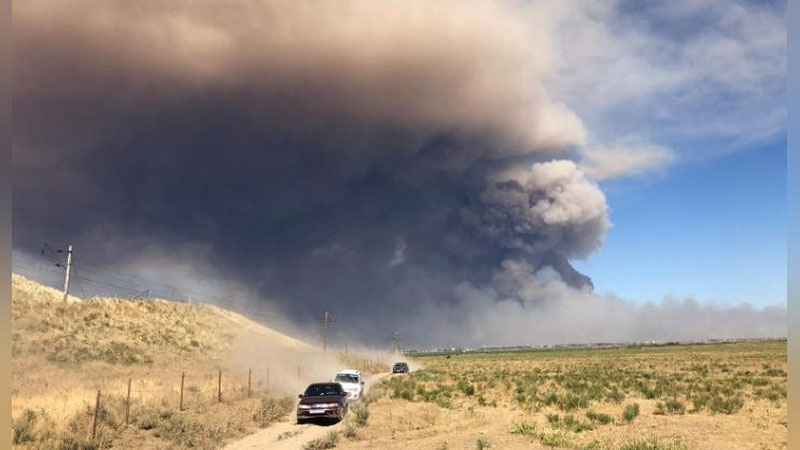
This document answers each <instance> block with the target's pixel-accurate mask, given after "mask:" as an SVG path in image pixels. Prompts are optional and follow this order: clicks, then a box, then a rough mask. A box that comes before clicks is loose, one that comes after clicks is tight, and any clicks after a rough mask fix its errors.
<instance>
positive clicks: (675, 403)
mask: <svg viewBox="0 0 800 450" xmlns="http://www.w3.org/2000/svg"><path fill="white" fill-rule="evenodd" d="M685 411H686V407H685V406H683V403H681V402H680V401H679V400H677V399H674V398H671V399H668V400H667V401H666V402H658V403H656V410H655V412H653V414H659V415H664V414H683V413H684V412H685Z"/></svg>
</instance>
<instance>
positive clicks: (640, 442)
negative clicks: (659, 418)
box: [620, 437, 686, 450]
mask: <svg viewBox="0 0 800 450" xmlns="http://www.w3.org/2000/svg"><path fill="white" fill-rule="evenodd" d="M685 448H686V447H684V446H683V445H681V444H679V443H675V442H672V443H665V442H663V441H660V440H659V439H658V438H656V437H649V438H644V439H637V440H635V441H633V442H631V443H628V444H625V445H623V446H622V447H620V450H684V449H685Z"/></svg>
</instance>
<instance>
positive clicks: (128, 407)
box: [125, 378, 131, 425]
mask: <svg viewBox="0 0 800 450" xmlns="http://www.w3.org/2000/svg"><path fill="white" fill-rule="evenodd" d="M130 415H131V379H130V378H128V396H127V397H126V398H125V425H128V424H129V423H130V421H129V418H130Z"/></svg>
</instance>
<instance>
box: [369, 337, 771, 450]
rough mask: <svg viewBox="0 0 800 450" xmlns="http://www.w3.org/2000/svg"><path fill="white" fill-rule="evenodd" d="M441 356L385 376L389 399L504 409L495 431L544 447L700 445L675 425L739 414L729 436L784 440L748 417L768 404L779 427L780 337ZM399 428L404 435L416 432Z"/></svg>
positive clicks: (721, 434)
mask: <svg viewBox="0 0 800 450" xmlns="http://www.w3.org/2000/svg"><path fill="white" fill-rule="evenodd" d="M447 356H448V355H419V356H418V358H419V361H420V362H421V363H423V364H424V369H423V370H419V371H415V372H412V373H411V374H409V375H408V376H403V377H395V378H392V379H391V380H387V381H386V383H385V388H386V391H387V392H388V393H389V399H390V401H392V402H405V403H409V404H418V405H423V404H428V405H430V406H429V407H430V408H436V410H438V411H440V412H439V414H441V415H446V414H447V412H449V411H453V412H454V413H455V412H460V413H461V414H462V415H464V416H465V417H470V418H471V417H475V419H474V420H475V421H476V422H475V423H476V424H477V423H481V424H483V422H479V421H480V420H481V419H479V418H480V417H487V416H489V415H490V414H491V416H495V417H496V416H498V415H500V416H502V415H505V414H512V413H513V418H509V419H508V422H506V425H505V427H504V428H503V432H505V433H507V434H509V435H514V436H518V437H519V439H528V440H530V439H534V440H536V441H538V442H539V443H540V444H543V445H547V446H552V447H570V448H582V449H583V448H585V449H599V448H619V446H620V443H619V440H614V439H611V438H610V436H611V435H613V434H615V433H625V434H628V433H632V436H631V438H632V440H631V441H629V443H628V444H626V448H631V449H637V448H644V449H650V448H655V449H659V450H660V449H680V448H684V447H683V445H684V444H683V443H681V442H677V441H674V439H672V437H674V436H680V437H681V440H682V441H683V439H684V438H687V439H690V440H691V439H702V438H696V437H694V436H691V435H687V434H684V430H686V429H689V427H686V428H683V427H680V426H679V425H678V424H680V423H689V422H690V421H692V420H696V418H697V415H698V414H700V415H710V416H713V415H715V414H727V415H737V414H746V416H747V418H745V417H743V418H742V420H741V421H737V422H736V423H737V424H738V425H737V433H738V432H739V430H738V427H747V428H748V429H750V430H751V431H752V433H754V435H758V439H759V442H761V443H762V444H761V445H762V446H765V447H775V446H778V447H779V446H780V445H782V444H781V443H782V442H785V439H786V437H785V425H777V424H776V425H774V426H773V425H770V428H769V430H770V431H769V432H768V431H766V430H765V429H764V428H763V427H762V428H757V427H755V426H754V425H753V423H755V422H753V421H752V417H753V415H757V414H762V416H761V417H764V416H763V414H767V413H766V412H765V411H766V410H765V408H767V407H769V408H778V411H779V414H781V416H783V417H784V420H783V421H781V422H780V423H781V424H785V414H786V395H785V394H786V391H785V388H786V379H785V377H783V376H782V374H783V372H785V367H786V343H785V341H768V342H741V343H730V344H728V343H724V344H699V345H679V344H672V345H662V346H631V347H624V348H612V349H603V350H594V349H591V350H587V349H559V350H530V351H509V352H475V353H459V352H455V353H450V354H449V356H450V357H449V358H447ZM387 401H388V400H387ZM393 404H394V403H393ZM420 408H421V407H420ZM487 408H498V411H496V412H491V413H490V412H486V411H485V410H486V409H487ZM745 411H747V412H745ZM392 412H393V413H394V414H395V419H394V423H395V426H394V428H393V431H392V435H394V434H398V435H399V433H400V431H397V432H396V430H397V429H398V426H397V425H396V424H397V423H401V424H402V423H404V422H403V420H404V419H402V418H397V414H399V412H397V409H396V407H394V408H393V411H392ZM770 414H772V413H770ZM664 416H670V419H669V421H666V419H665V417H664ZM408 422H409V425H408V427H409V428H408V429H409V432H411V430H415V429H421V428H424V426H422V425H412V424H411V423H413V421H412V420H411V419H408ZM770 423H771V424H772V423H775V422H770ZM644 427H648V428H649V427H653V428H655V429H658V430H666V429H671V430H672V431H671V432H670V434H669V435H668V436H669V439H667V438H666V437H665V436H656V437H646V438H644V437H642V436H639V438H638V439H637V438H636V434H637V433H640V432H641V431H639V430H643V429H645V428H644ZM675 427H678V428H675ZM723 429H724V427H723V428H720V429H710V428H709V429H707V430H704V433H706V434H707V435H708V436H707V438H706V439H705V440H697V441H695V442H701V443H707V442H710V440H708V439H710V436H713V441H714V442H717V443H719V445H720V446H721V447H724V446H725V445H726V444H725V443H728V444H730V445H735V442H731V441H730V439H733V436H734V435H736V434H735V433H725V431H723ZM615 430H619V431H615ZM376 431H377V430H376ZM660 432H662V431H660ZM663 432H666V431H663ZM738 435H741V434H738ZM487 438H491V435H489V436H487ZM365 439H366V438H365ZM462 442H463V441H462ZM459 445H464V444H463V443H462V444H459Z"/></svg>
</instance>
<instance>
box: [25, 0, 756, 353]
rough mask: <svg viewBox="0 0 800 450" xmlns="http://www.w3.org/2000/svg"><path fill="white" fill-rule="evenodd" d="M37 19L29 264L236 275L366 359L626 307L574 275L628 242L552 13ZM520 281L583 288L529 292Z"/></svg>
mask: <svg viewBox="0 0 800 450" xmlns="http://www.w3.org/2000/svg"><path fill="white" fill-rule="evenodd" d="M14 14H15V28H14V39H15V53H16V63H15V69H14V70H15V73H14V76H15V80H16V82H15V89H14V98H13V101H14V111H15V129H14V169H15V175H14V187H15V191H14V216H13V220H14V242H15V246H16V247H17V248H21V249H26V248H27V249H31V248H35V247H38V246H39V245H41V242H43V241H50V242H71V243H73V244H75V246H76V248H78V249H80V257H81V258H83V259H84V260H85V261H90V262H91V263H92V264H94V265H99V266H105V267H109V268H110V269H116V270H135V271H137V273H143V274H145V275H147V274H148V272H152V264H151V260H152V257H153V255H154V254H157V255H159V268H162V267H165V265H164V263H163V257H164V255H172V257H174V259H175V262H174V264H175V267H176V268H177V269H178V270H176V271H175V272H176V275H175V277H178V278H181V279H184V278H185V276H183V275H181V274H185V273H189V272H190V273H202V274H214V277H215V278H218V279H221V280H228V281H227V282H224V283H223V282H220V283H218V284H220V285H224V286H246V289H243V290H245V291H246V292H247V295H246V297H247V298H248V299H252V298H253V297H254V296H256V297H260V298H262V299H269V302H270V305H273V306H270V310H271V309H272V308H273V307H275V308H278V309H279V310H280V311H281V313H285V314H286V315H288V316H290V317H292V318H294V319H295V320H298V321H300V322H311V319H312V318H313V317H314V316H316V315H317V314H318V313H319V311H321V310H322V309H323V308H324V309H328V310H331V311H333V312H334V313H336V314H340V315H342V316H345V315H346V316H347V318H346V319H344V320H346V321H347V323H348V324H347V327H346V328H345V329H346V330H347V331H346V332H345V331H340V333H350V334H352V335H354V336H359V337H376V336H383V335H384V334H385V333H386V330H387V329H390V328H394V329H401V330H402V329H404V328H408V329H411V328H412V327H411V326H410V325H409V324H410V323H412V322H414V321H416V320H417V319H418V318H419V317H421V316H422V315H425V314H427V313H429V312H435V315H428V316H427V318H428V319H435V320H434V321H433V322H430V326H429V327H427V328H425V329H417V330H415V331H416V332H415V333H414V336H413V337H412V338H411V342H414V341H416V342H418V343H428V342H431V343H433V342H441V343H444V342H447V343H450V342H451V341H452V340H453V339H464V340H466V339H467V338H469V339H470V340H471V341H476V342H477V341H480V340H483V339H484V338H485V340H487V341H492V340H493V339H489V337H488V336H486V335H485V334H482V333H489V334H491V333H494V332H498V333H503V330H504V327H502V326H499V325H493V326H495V327H497V328H492V326H490V327H488V328H482V327H478V326H475V327H474V329H475V334H473V335H469V336H466V335H464V334H462V333H453V334H449V333H450V331H452V330H450V328H451V327H450V326H444V325H442V324H454V323H457V322H452V321H450V320H449V318H456V319H457V320H466V321H468V323H473V322H476V321H478V319H477V318H473V317H480V316H485V315H486V314H487V312H496V315H495V316H492V317H496V318H497V322H496V323H497V324H500V323H502V321H503V320H504V318H503V317H504V316H503V315H502V314H500V312H501V311H504V309H503V308H505V306H504V305H506V302H507V301H509V300H510V299H511V300H514V301H516V302H517V303H518V304H519V305H520V307H521V308H523V309H525V310H526V311H528V310H530V311H533V312H536V314H539V312H538V311H541V309H542V308H545V309H548V308H553V307H558V308H568V309H573V308H577V309H578V310H579V309H580V304H578V303H575V302H574V301H572V300H570V299H572V298H574V296H577V297H578V298H581V299H586V298H590V299H593V300H592V301H591V302H593V303H591V302H590V303H591V304H592V305H601V304H604V303H603V302H606V301H607V300H608V299H606V298H604V297H593V296H592V294H590V290H591V281H590V280H589V278H588V277H587V276H585V275H583V274H580V273H578V272H577V271H575V270H574V269H573V267H572V266H571V265H570V260H573V259H575V258H584V257H586V256H588V255H589V254H590V253H591V252H592V251H594V250H596V249H598V248H599V246H600V245H601V243H602V240H603V237H604V235H605V233H606V231H607V230H608V228H609V226H610V221H609V219H608V207H607V205H606V200H605V197H604V196H603V193H602V192H601V190H600V189H599V187H598V186H597V184H596V183H594V182H593V181H591V180H589V179H587V178H586V177H584V175H583V174H582V172H581V170H579V168H578V166H576V165H575V163H573V162H572V161H570V160H569V158H570V157H571V155H574V154H575V150H576V149H580V148H582V147H583V146H584V145H585V144H586V140H587V132H586V130H585V128H584V125H583V123H582V122H581V120H580V119H579V118H578V117H577V116H576V115H575V114H574V113H573V112H572V111H571V110H570V109H569V108H568V107H567V106H565V105H564V104H562V103H561V102H559V101H558V100H557V99H554V98H553V96H552V94H551V93H550V92H549V91H548V89H547V87H546V86H547V83H546V80H547V78H548V77H551V76H553V75H554V73H555V72H554V71H555V69H556V67H557V66H558V60H559V57H558V56H559V55H558V54H557V52H556V50H555V49H554V48H553V46H552V43H551V39H550V37H551V34H552V30H551V29H550V27H549V25H548V24H549V23H550V21H549V18H550V17H549V14H550V13H549V12H548V10H547V9H545V8H542V7H541V6H540V5H539V6H537V5H536V4H534V5H530V6H521V5H518V4H515V3H514V2H478V1H467V2H463V1H459V2H456V1H442V2H428V1H410V2H403V3H402V4H400V3H397V2H390V1H366V0H354V1H347V2H336V3H330V4H319V3H318V2H310V1H296V2H277V1H275V2H273V1H267V2H264V1H248V0H235V1H227V2H219V1H203V2H196V1H182V0H179V1H169V2H167V1H159V0H155V1H150V2H144V3H142V2H136V3H130V2H92V1H87V0H68V1H64V0H58V1H55V0H23V1H20V2H18V3H17V4H15V11H14ZM584 159H586V155H584ZM587 161H589V162H591V161H592V160H591V158H589V159H587ZM606 165H607V164H605V165H604V167H605V166H606ZM630 165H631V164H628V166H630ZM633 166H636V167H639V166H641V164H639V163H636V164H633ZM604 170H605V172H603V173H609V172H608V170H607V169H604ZM616 172H618V169H614V173H616ZM504 261H521V262H520V264H525V265H526V266H525V267H529V269H528V271H529V272H530V273H534V274H540V273H551V274H553V275H552V276H553V277H554V278H556V279H558V280H563V282H561V281H558V282H559V283H561V284H560V285H558V286H561V287H560V288H558V289H556V288H553V287H551V286H550V285H546V286H543V285H541V284H540V283H534V282H529V281H524V280H523V281H519V280H518V281H517V282H518V283H523V285H521V286H520V287H518V288H514V289H511V288H510V287H509V286H507V284H509V283H510V282H506V283H500V281H501V280H502V279H503V275H500V274H498V270H501V269H499V268H500V267H501V265H503V264H507V263H504ZM186 264H191V265H192V266H193V267H194V269H193V270H192V271H189V272H187V271H185V270H183V266H184V265H186ZM502 270H507V268H506V269H502ZM159 273H160V274H161V275H162V276H168V275H165V274H169V273H170V270H169V268H166V267H165V268H164V269H162V270H159ZM204 276H205V275H204ZM185 282H186V283H190V282H189V281H185ZM498 283H500V284H498ZM525 283H528V284H525ZM495 284H497V287H496V288H495V287H492V289H496V292H497V295H477V296H473V295H467V296H465V295H464V286H471V289H472V290H477V291H479V292H483V290H484V289H485V288H484V287H489V286H494V285H495ZM511 284H513V283H511ZM475 286H478V287H475ZM480 286H483V287H480ZM529 290H535V291H536V292H537V294H536V295H535V296H533V297H530V298H523V297H522V294H521V293H522V292H528V291H529ZM254 292H255V293H257V295H254V294H253V293H254ZM217 294H218V295H221V296H224V297H226V298H227V297H236V296H237V294H236V293H235V292H231V291H230V289H228V288H226V289H220V291H219V292H218V293H217ZM587 296H589V297H587ZM587 301H588V300H587ZM608 301H610V300H608ZM476 302H477V303H476ZM234 303H235V302H234ZM253 303H254V302H253V301H250V300H248V302H247V305H248V306H247V307H248V308H249V309H253V306H252V305H253ZM612 303H613V302H612ZM265 304H266V303H265ZM610 304H611V303H610ZM274 305H280V306H279V307H277V306H274ZM553 305H556V306H553ZM559 305H560V306H559ZM548 310H549V309H548ZM456 311H458V312H459V313H455V312H456ZM463 311H467V312H468V314H467V315H464V314H463ZM658 311H660V309H659V310H658ZM658 311H657V312H656V313H655V314H656V315H657V314H659V312H658ZM737 311H738V310H737ZM575 312H576V313H577V310H576V311H575ZM739 312H741V311H739ZM739 312H736V314H739ZM687 313H693V312H692V311H688V310H687ZM731 314H734V312H732V313H731ZM742 314H744V317H749V313H747V312H746V311H745V312H742ZM260 316H263V314H259V317H260ZM521 316H524V314H523V315H521ZM598 320H602V318H599V319H598ZM743 322H744V321H733V320H731V321H728V322H726V323H724V324H721V325H720V327H727V328H725V329H727V330H728V331H729V333H730V334H737V333H739V332H740V331H742V330H744V331H742V333H744V334H747V332H748V331H747V330H749V328H745V329H740V328H739V327H740V326H749V324H748V323H744V324H743ZM342 323H344V321H343V322H342ZM419 323H428V322H426V321H420V322H419ZM598 323H599V322H598ZM687 323H688V322H687ZM459 327H460V326H459ZM480 330H485V331H480ZM551 332H552V331H551V330H543V331H537V330H530V331H529V332H526V333H527V334H525V333H523V334H519V335H517V334H506V335H505V336H507V337H508V339H511V338H512V337H513V339H514V340H519V341H520V343H526V342H529V341H536V340H540V339H544V340H546V339H548V338H549V337H548V336H556V335H551V334H548V333H551ZM621 333H622V331H621ZM623 334H625V333H623ZM632 334H635V333H633V331H630V330H629V333H627V335H632ZM575 336H576V338H577V336H578V335H575ZM565 339H566V337H565Z"/></svg>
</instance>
